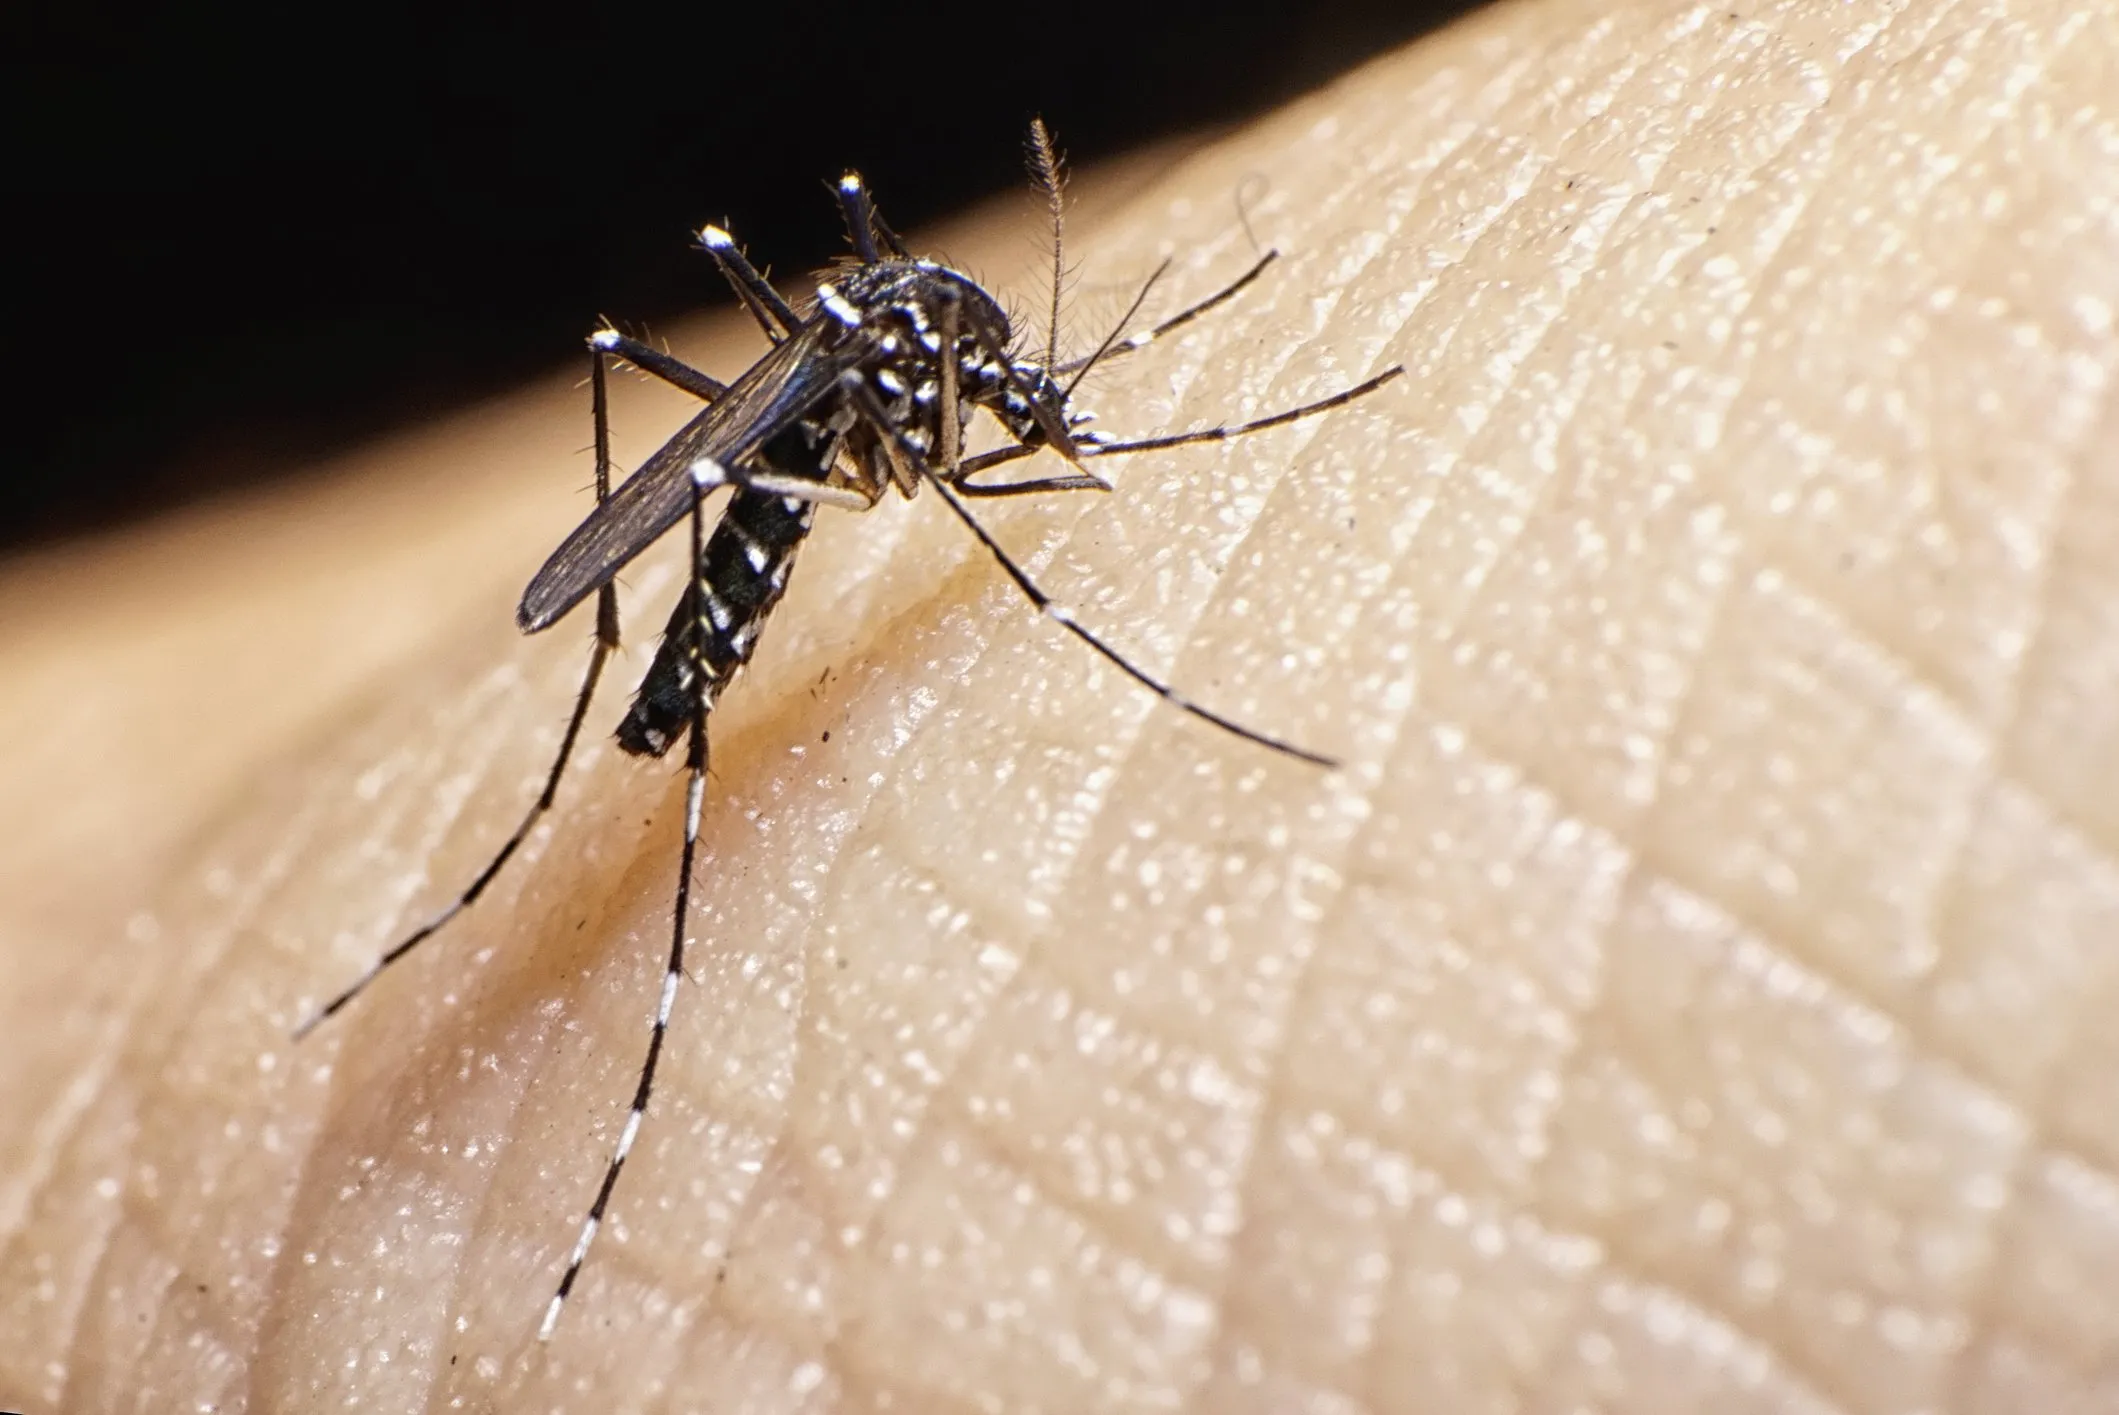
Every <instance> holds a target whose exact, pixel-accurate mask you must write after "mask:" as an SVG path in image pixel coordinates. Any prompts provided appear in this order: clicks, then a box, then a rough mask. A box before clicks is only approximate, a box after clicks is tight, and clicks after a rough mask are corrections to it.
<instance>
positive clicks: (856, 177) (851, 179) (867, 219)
mask: <svg viewBox="0 0 2119 1415" xmlns="http://www.w3.org/2000/svg"><path fill="white" fill-rule="evenodd" d="M833 190H835V191H836V192H837V193H838V194H839V209H840V210H841V211H842V212H844V213H845V214H846V238H847V240H849V241H851V242H852V243H853V249H854V254H855V255H857V256H859V257H860V258H861V259H862V261H863V262H864V263H866V264H868V265H877V264H880V263H881V262H882V259H883V252H882V251H881V250H879V249H877V247H876V222H875V218H876V208H875V203H874V202H873V201H872V200H870V199H869V195H868V184H867V183H865V182H863V181H862V180H861V174H860V173H858V172H848V173H847V174H846V175H845V176H843V177H841V178H840V179H839V185H838V186H837V187H835V188H834V189H833Z"/></svg>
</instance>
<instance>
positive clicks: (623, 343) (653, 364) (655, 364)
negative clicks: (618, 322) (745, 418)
mask: <svg viewBox="0 0 2119 1415" xmlns="http://www.w3.org/2000/svg"><path fill="white" fill-rule="evenodd" d="M589 346H590V347H591V348H592V349H595V350H597V351H598V352H600V353H602V354H605V355H607V356H609V357H610V358H614V359H623V360H625V362H627V363H629V364H631V365H632V366H633V367H634V368H637V369H639V370H640V371H641V372H642V373H651V374H653V375H655V377H657V378H659V379H661V380H662V381H663V382H664V383H672V384H675V385H676V386H677V387H679V388H682V389H683V390H684V391H685V392H687V393H689V394H691V395H692V396H693V397H694V398H697V399H698V400H699V401H700V402H702V403H711V402H713V401H714V400H715V399H716V398H719V397H720V396H721V395H722V394H724V393H726V392H728V385H727V384H725V383H723V382H722V381H721V380H720V379H718V378H708V377H707V376H706V375H705V374H703V373H701V372H699V370H697V369H695V368H693V367H692V366H691V365H690V364H688V363H686V362H684V360H682V359H679V358H676V357H674V356H672V355H670V354H665V353H664V352H662V350H660V349H658V348H656V347H655V346H654V345H652V344H646V343H642V342H641V341H640V340H638V339H629V338H627V337H626V336H625V335H623V334H620V333H619V332H618V331H617V330H615V329H599V330H597V331H596V332H595V333H594V334H591V335H590V336H589Z"/></svg>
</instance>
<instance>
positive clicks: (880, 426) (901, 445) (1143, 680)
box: [841, 378, 1339, 767]
mask: <svg viewBox="0 0 2119 1415" xmlns="http://www.w3.org/2000/svg"><path fill="white" fill-rule="evenodd" d="M841 386H842V387H844V388H845V389H846V390H847V392H848V394H849V396H851V397H852V399H853V401H854V406H855V407H856V408H857V409H858V410H859V412H860V415H861V417H862V419H863V420H864V421H866V422H868V423H869V424H870V425H871V426H873V427H874V428H875V430H876V432H877V433H878V434H879V435H881V436H882V437H883V438H884V439H885V441H884V445H885V446H886V447H892V448H895V449H896V455H897V456H898V457H899V458H902V459H903V460H904V461H905V462H906V464H907V465H909V466H911V467H912V468H914V469H915V470H916V471H917V472H918V474H919V475H921V476H922V477H924V478H925V479H926V480H927V481H929V482H931V483H932V484H933V485H934V489H935V491H936V492H937V493H939V494H940V496H941V498H942V500H943V501H944V502H946V503H948V506H949V509H950V510H951V511H954V512H955V513H956V517H957V519H958V520H960V521H962V522H963V523H964V525H965V527H966V528H967V529H968V530H969V531H970V532H971V533H972V534H973V535H974V536H977V537H978V540H979V544H981V545H983V546H985V547H986V550H987V553H989V554H990V555H992V556H993V559H994V562H995V563H996V564H998V565H999V566H1000V567H1001V570H1002V571H1003V572H1004V573H1005V574H1006V575H1007V576H1008V578H1009V579H1011V580H1013V581H1015V585H1016V588H1017V589H1019V590H1021V591H1022V592H1023V596H1024V598H1026V599H1028V600H1029V601H1030V602H1031V603H1032V604H1033V605H1035V606H1037V608H1038V609H1039V610H1040V611H1041V612H1043V614H1044V615H1045V617H1046V618H1048V619H1050V620H1051V621H1052V622H1053V623H1055V624H1057V625H1059V626H1060V627H1061V628H1062V629H1065V630H1066V631H1067V632H1068V633H1070V634H1072V635H1074V637H1075V638H1077V639H1080V640H1081V641H1082V642H1083V643H1085V644H1087V645H1088V646H1089V647H1090V648H1092V649H1094V650H1095V651H1096V652H1097V653H1099V654H1101V655H1102V656H1103V657H1104V658H1105V659H1106V660H1107V661H1108V662H1110V663H1111V664H1112V666H1114V667H1115V668H1117V669H1118V670H1119V671H1120V672H1121V673H1124V674H1125V675H1126V676H1127V677H1128V678H1131V679H1132V680H1133V681H1134V682H1136V683H1138V684H1140V685H1141V686H1142V687H1144V688H1146V689H1147V690H1148V691H1149V692H1151V693H1153V694H1155V695H1156V696H1157V697H1159V698H1161V699H1162V700H1163V701H1164V702H1166V703H1168V704H1170V705H1171V706H1172V707H1174V708H1176V709H1178V710H1179V711H1181V712H1185V713H1189V714H1191V715H1192V716H1193V717H1196V718H1199V719H1201V720H1203V721H1206V722H1211V723H1213V724H1214V725H1215V726H1216V727H1219V728H1221V729H1222V730H1223V731H1225V732H1230V733H1233V734H1235V735H1236V736H1238V737H1241V738H1243V739H1244V740H1245V741H1247V742H1255V743H1257V744H1258V745H1259V746H1261V747H1265V748H1268V749H1270V750H1272V751H1275V752H1280V753H1282V754H1283V755H1286V756H1290V757H1295V758H1298V759H1300V760H1302V761H1306V762H1312V763H1314V764H1316V765H1318V766H1324V767H1333V766H1337V765H1339V763H1338V762H1337V761H1336V760H1335V759H1333V758H1331V757H1327V756H1323V755H1321V754H1319V753H1317V752H1312V751H1308V750H1305V749H1304V748H1301V747H1298V746H1295V745H1294V744H1293V743H1291V742H1283V741H1281V740H1280V739H1279V738H1278V737H1271V736H1268V735H1267V734H1265V733H1263V732H1260V731H1258V730H1257V729H1255V728H1251V727H1246V726H1244V725H1243V724H1242V723H1240V722H1237V721H1236V720H1235V719H1233V718H1228V717H1223V716H1222V715H1221V714H1220V713H1218V712H1215V711H1214V710H1213V709H1212V708H1208V707H1203V706H1201V705H1200V704H1198V703H1195V702H1193V701H1192V700H1191V699H1190V698H1188V697H1186V696H1185V695H1184V694H1183V693H1180V692H1178V691H1177V690H1176V689H1175V688H1173V687H1171V686H1170V685H1169V684H1168V683H1165V682H1164V681H1163V680H1162V679H1160V678H1157V677H1156V676H1155V675H1154V674H1152V673H1149V672H1148V671H1147V670H1146V669H1144V668H1140V667H1137V666H1135V664H1134V663H1133V661H1132V660H1131V659H1129V658H1127V657H1126V656H1125V655H1124V654H1122V653H1120V652H1119V651H1118V650H1117V649H1115V648H1112V647H1111V646H1110V645H1109V644H1107V643H1105V642H1104V641H1103V640H1102V639H1101V638H1099V637H1097V635H1096V634H1095V633H1094V632H1093V631H1091V630H1090V629H1088V628H1086V627H1084V626H1083V624H1082V623H1081V621H1079V620H1077V619H1076V618H1075V617H1074V613H1073V611H1071V610H1069V609H1068V608H1067V607H1066V606H1065V605H1062V604H1059V603H1057V602H1056V601H1054V599H1053V598H1052V596H1051V595H1048V594H1046V593H1045V592H1044V591H1043V590H1042V589H1040V588H1038V584H1037V581H1035V580H1033V579H1031V578H1030V573H1029V572H1028V571H1027V570H1025V569H1023V567H1022V566H1020V565H1018V564H1016V563H1015V559H1014V557H1013V556H1011V555H1009V554H1008V552H1007V551H1006V550H1004V549H1002V548H1001V543H1000V542H999V541H997V540H995V539H994V538H993V536H992V534H991V533H990V532H989V531H987V529H986V528H985V527H984V526H982V525H980V524H979V522H978V518H977V517H975V516H973V515H972V514H971V508H970V507H968V506H966V505H965V504H964V502H963V499H962V498H961V497H959V496H958V495H957V493H956V489H955V488H954V487H952V486H951V485H950V484H949V483H948V482H947V481H945V480H944V479H943V478H942V477H941V476H940V475H939V474H937V473H936V472H935V471H934V470H933V469H932V468H931V467H929V466H928V465H927V461H926V459H925V458H924V457H922V456H921V455H920V450H919V449H918V448H917V447H914V446H913V445H912V444H910V443H909V442H907V441H906V440H905V437H904V434H902V433H900V432H899V431H898V430H897V428H896V427H894V426H893V425H892V424H891V422H890V414H889V410H888V409H886V408H884V406H883V404H882V401H881V400H880V399H879V398H877V396H876V394H875V390H873V389H872V388H870V387H869V386H868V384H867V383H866V381H865V380H861V379H859V378H848V379H843V380H842V381H841Z"/></svg>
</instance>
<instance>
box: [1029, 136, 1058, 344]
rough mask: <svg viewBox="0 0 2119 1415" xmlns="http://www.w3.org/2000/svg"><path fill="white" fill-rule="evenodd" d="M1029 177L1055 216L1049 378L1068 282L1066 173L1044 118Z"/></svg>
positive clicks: (1032, 148) (1033, 139) (1048, 328)
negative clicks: (1064, 239) (1064, 252)
mask: <svg viewBox="0 0 2119 1415" xmlns="http://www.w3.org/2000/svg"><path fill="white" fill-rule="evenodd" d="M1030 176H1031V179H1032V180H1034V181H1035V182H1036V183H1037V186H1038V190H1039V191H1042V192H1043V193H1044V194H1045V204H1046V207H1047V209H1048V210H1050V212H1051V213H1052V318H1051V319H1050V320H1049V321H1048V322H1047V325H1046V331H1045V335H1046V337H1045V369H1046V372H1047V373H1048V374H1049V373H1050V371H1051V369H1052V366H1053V365H1054V364H1057V363H1058V362H1059V326H1060V295H1061V292H1062V288H1063V286H1064V285H1065V283H1066V279H1067V265H1066V261H1065V258H1064V257H1063V256H1062V254H1061V251H1062V250H1063V249H1064V245H1063V242H1062V240H1061V236H1060V232H1061V229H1062V227H1063V226H1064V224H1065V212H1066V205H1067V201H1066V186H1067V171H1066V167H1065V166H1064V164H1063V163H1062V162H1061V160H1060V155H1059V149H1058V148H1056V147H1054V146H1053V145H1052V133H1051V130H1050V129H1048V128H1047V127H1046V126H1045V120H1044V119H1043V118H1032V119H1031V120H1030Z"/></svg>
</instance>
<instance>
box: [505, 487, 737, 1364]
mask: <svg viewBox="0 0 2119 1415" xmlns="http://www.w3.org/2000/svg"><path fill="white" fill-rule="evenodd" d="M714 465H715V464H714V463H712V462H710V461H704V460H702V462H701V463H699V464H698V465H697V466H695V467H694V468H693V475H692V567H693V568H692V577H693V578H692V585H691V590H690V592H689V594H688V595H687V596H686V597H687V598H688V599H689V600H690V601H691V602H692V603H693V604H694V605H696V606H698V608H697V610H696V611H695V612H696V613H697V615H698V618H697V619H696V620H695V621H694V622H693V624H692V632H691V633H690V634H689V635H688V636H687V638H688V641H689V645H690V648H689V655H688V656H689V662H688V664H687V665H686V667H687V676H688V677H689V679H690V687H691V689H692V721H691V744H690V747H689V749H688V750H687V752H686V755H685V765H686V767H687V768H688V769H689V777H688V779H687V781H686V782H685V790H684V849H683V851H682V853H681V855H680V856H679V860H678V865H677V901H676V905H675V908H674V910H673V913H674V918H673V920H672V922H671V927H670V954H669V964H668V966H667V967H666V968H665V969H664V970H663V973H662V993H661V996H660V998H659V999H658V1000H657V1002H656V1004H655V1020H654V1023H653V1026H652V1027H651V1029H650V1030H649V1032H648V1041H647V1056H646V1057H645V1058H643V1059H642V1061H641V1063H640V1082H639V1084H638V1085H637V1086H636V1087H635V1088H634V1090H633V1105H632V1109H631V1110H630V1111H628V1112H627V1114H626V1117H625V1129H624V1130H622V1131H620V1132H619V1135H618V1146H617V1148H616V1149H614V1150H613V1151H612V1152H611V1162H610V1164H609V1165H608V1166H607V1167H606V1168H605V1169H604V1171H603V1183H602V1184H600V1185H598V1186H597V1189H596V1201H595V1202H594V1203H592V1204H590V1205H589V1213H588V1217H587V1218H586V1219H584V1220H583V1221H582V1224H581V1236H580V1237H579V1238H577V1239H575V1240H574V1253H573V1256H572V1257H571V1258H569V1259H568V1260H567V1270H566V1272H565V1274H563V1275H562V1276H561V1277H560V1279H559V1287H558V1290H556V1291H555V1292H554V1293H553V1294H552V1303H551V1305H550V1306H548V1307H546V1308H545V1313H544V1322H543V1324H542V1325H540V1326H539V1327H538V1329H537V1339H538V1340H539V1341H549V1340H550V1339H551V1336H552V1331H553V1329H554V1328H556V1327H557V1326H558V1325H559V1312H560V1309H561V1308H562V1307H564V1306H566V1301H567V1294H568V1293H570V1292H572V1291H573V1290H574V1280H575V1279H576V1278H578V1277H579V1276H580V1275H581V1265H582V1263H583V1262H584V1261H586V1260H587V1258H588V1256H589V1246H590V1245H591V1244H593V1243H594V1242H595V1241H596V1230H597V1229H599V1228H601V1227H602V1226H603V1215H604V1211H605V1210H606V1209H607V1208H609V1207H610V1202H611V1191H612V1190H614V1189H616V1188H617V1187H618V1174H619V1171H621V1170H623V1169H624V1168H625V1161H626V1156H628V1155H630V1154H631V1153H632V1152H633V1142H634V1141H636V1140H638V1139H639V1138H640V1124H641V1119H642V1117H644V1116H645V1115H646V1114H647V1103H648V1098H649V1097H650V1096H651V1095H653V1094H654V1090H655V1068H656V1066H657V1065H658V1064H659V1063H660V1062H661V1060H662V1043H663V1041H664V1039H665V1038H666V1037H668V1035H669V1029H670V1009H671V1007H672V1006H674V1005H675V1003H676V1001H677V982H678V980H679V979H680V978H682V977H683V976H684V928H685V924H686V923H687V922H689V920H690V915H691V904H692V866H693V864H694V862H695V861H696V859H697V857H698V853H699V816H700V810H701V806H702V803H703V802H704V801H705V799H706V761H707V758H706V716H707V710H708V709H709V708H710V707H711V706H712V705H713V699H714V691H715V687H716V682H715V679H714V676H713V669H712V667H711V666H710V665H709V664H708V663H707V661H706V653H705V649H704V645H705V643H706V637H707V633H708V629H709V625H708V623H707V618H706V611H705V606H706V605H707V604H708V603H709V602H710V601H711V599H712V596H713V588H712V587H711V586H710V585H708V584H707V583H706V582H705V578H704V576H705V572H706V509H705V506H706V493H707V492H708V491H710V490H712V485H710V484H709V479H708V478H707V477H706V476H704V475H702V474H701V472H702V469H703V468H710V467H713V466H714ZM714 484H716V485H717V484H718V482H716V483H714Z"/></svg>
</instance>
